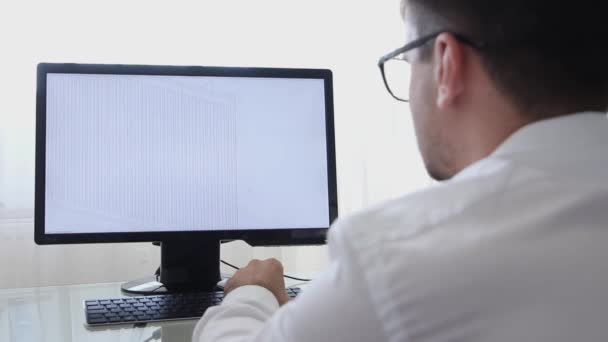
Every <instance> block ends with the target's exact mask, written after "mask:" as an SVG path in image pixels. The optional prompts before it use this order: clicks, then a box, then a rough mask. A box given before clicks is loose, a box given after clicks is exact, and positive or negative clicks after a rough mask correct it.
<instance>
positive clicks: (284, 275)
mask: <svg viewBox="0 0 608 342" xmlns="http://www.w3.org/2000/svg"><path fill="white" fill-rule="evenodd" d="M220 262H221V263H222V264H224V265H226V266H229V267H232V268H234V269H235V270H239V269H240V268H239V267H238V266H234V265H233V264H231V263H229V262H226V261H224V260H220ZM283 277H285V278H288V279H292V280H297V281H305V282H308V281H312V279H305V278H298V277H292V276H288V275H286V274H283Z"/></svg>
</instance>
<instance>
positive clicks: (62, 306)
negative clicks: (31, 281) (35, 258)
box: [0, 283, 197, 342]
mask: <svg viewBox="0 0 608 342" xmlns="http://www.w3.org/2000/svg"><path fill="white" fill-rule="evenodd" d="M121 296H122V294H121V293H120V283H109V284H91V285H71V286H55V287H41V288H28V289H7V290H0V342H43V341H44V342H80V341H87V342H88V341H90V342H95V341H99V342H102V341H103V342H105V341H119V342H144V341H145V342H155V341H174V342H182V341H184V342H185V341H188V342H189V341H191V337H192V331H193V329H194V325H195V324H196V322H197V321H195V320H192V321H180V322H171V323H150V324H147V325H146V326H144V327H137V328H133V326H128V325H123V326H119V327H111V328H108V327H106V328H91V329H89V328H87V327H85V325H84V311H83V307H82V301H83V300H85V299H91V298H110V297H121ZM159 334H160V338H159V339H155V337H156V336H159Z"/></svg>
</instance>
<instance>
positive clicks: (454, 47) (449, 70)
mask: <svg viewBox="0 0 608 342" xmlns="http://www.w3.org/2000/svg"><path fill="white" fill-rule="evenodd" d="M433 60H434V64H435V82H436V84H437V99H436V101H437V107H439V108H441V109H445V108H447V107H449V106H450V105H452V104H453V103H454V101H455V100H456V99H457V98H458V96H460V95H461V94H462V92H463V91H464V67H465V64H464V47H463V45H462V44H461V43H460V42H459V41H458V40H457V39H456V38H455V37H454V36H453V35H452V34H450V33H442V34H440V35H439V36H438V37H437V38H436V39H435V49H434V56H433Z"/></svg>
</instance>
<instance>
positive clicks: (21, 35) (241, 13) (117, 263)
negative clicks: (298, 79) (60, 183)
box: [0, 0, 429, 288]
mask: <svg viewBox="0 0 608 342" xmlns="http://www.w3.org/2000/svg"><path fill="white" fill-rule="evenodd" d="M0 42H1V46H2V48H1V49H2V54H0V56H1V57H0V288H2V287H26V286H38V285H50V284H63V283H86V282H101V281H120V280H124V279H130V278H134V277H138V276H142V275H147V274H149V273H151V272H152V271H153V270H154V269H155V267H156V264H157V262H158V251H157V250H156V249H155V248H154V247H151V246H150V245H149V244H112V245H75V246H44V247H39V246H35V245H34V243H33V220H32V213H33V209H32V208H33V195H34V168H33V166H34V127H35V126H34V125H35V68H36V64H37V63H38V62H81V63H125V64H128V63H133V64H166V65H220V66H267V67H307V68H316V67H318V68H330V69H332V70H333V71H334V79H335V83H334V87H335V115H336V136H337V137H336V138H337V154H338V157H337V158H338V181H339V196H340V209H341V214H348V213H350V212H353V211H355V210H358V209H360V208H362V207H365V206H367V205H370V204H372V203H376V202H378V201H382V200H384V199H388V198H392V197H395V196H398V195H400V194H403V193H406V192H409V191H412V190H416V189H418V188H420V187H423V186H425V185H426V184H428V183H429V181H428V178H427V176H426V174H425V172H424V168H423V166H422V163H421V161H420V159H419V157H418V152H417V147H416V143H415V137H414V133H413V130H412V125H411V121H410V116H409V112H408V108H407V106H406V105H403V104H400V103H397V102H396V101H393V100H392V99H391V98H390V96H389V95H388V93H386V91H385V89H384V86H383V84H382V81H381V78H380V74H379V71H378V68H377V66H376V62H377V60H378V58H379V57H380V56H381V55H383V54H384V53H387V52H389V51H390V50H392V49H395V48H397V47H399V46H401V45H402V44H403V43H404V41H403V34H402V27H401V22H400V18H399V0H388V1H347V0H337V1H327V0H310V1H287V0H258V1H247V0H233V1H220V0H216V1H200V0H199V1H192V2H186V1H162V2H161V1H124V0H123V1H119V0H108V1H98V2H91V1H67V0H54V1H42V0H41V1H27V0H25V1H2V2H0ZM223 255H224V258H225V259H227V260H231V261H234V262H235V263H239V264H244V263H246V261H247V260H248V259H249V258H251V257H253V256H255V257H267V256H275V257H279V258H281V259H282V260H283V261H284V262H285V264H286V268H287V271H288V272H290V271H292V272H303V273H309V272H315V271H318V270H320V269H322V267H323V265H324V264H325V262H326V250H325V248H324V247H299V248H270V249H252V248H250V247H248V246H245V245H244V244H242V243H234V244H230V245H227V246H225V247H224V248H223Z"/></svg>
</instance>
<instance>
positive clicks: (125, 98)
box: [45, 73, 329, 234]
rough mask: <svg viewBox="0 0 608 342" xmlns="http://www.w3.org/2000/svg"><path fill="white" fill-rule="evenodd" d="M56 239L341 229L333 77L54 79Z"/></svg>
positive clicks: (49, 227)
mask: <svg viewBox="0 0 608 342" xmlns="http://www.w3.org/2000/svg"><path fill="white" fill-rule="evenodd" d="M46 120H47V122H46V171H45V172H46V184H45V188H46V189H45V190H46V191H45V201H46V207H45V231H46V233H47V234H71V233H106V232H107V233H116V232H165V231H172V232H175V231H200V230H235V229H238V230H250V229H294V228H323V227H328V226H329V203H328V175H327V172H328V171H327V147H326V143H327V142H326V117H325V89H324V81H323V80H322V79H293V78H244V77H207V76H148V75H101V74H60V73H49V74H48V76H47V109H46Z"/></svg>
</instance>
